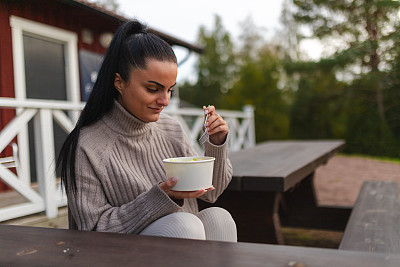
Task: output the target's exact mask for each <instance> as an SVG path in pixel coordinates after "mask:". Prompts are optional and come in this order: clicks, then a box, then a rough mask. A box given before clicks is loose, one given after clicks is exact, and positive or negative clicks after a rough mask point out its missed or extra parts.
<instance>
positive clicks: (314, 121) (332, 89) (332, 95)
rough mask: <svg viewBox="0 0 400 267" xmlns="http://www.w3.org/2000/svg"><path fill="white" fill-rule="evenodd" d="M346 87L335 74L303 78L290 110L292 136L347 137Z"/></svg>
mask: <svg viewBox="0 0 400 267" xmlns="http://www.w3.org/2000/svg"><path fill="white" fill-rule="evenodd" d="M346 104H347V103H346V85H345V84H344V83H342V82H339V81H337V80H336V77H335V75H334V74H332V72H322V71H319V72H317V71H315V72H313V73H312V74H309V75H306V74H304V75H302V76H301V78H300V80H299V89H298V90H297V91H296V93H295V101H294V102H293V104H292V106H291V110H290V118H291V120H290V123H291V124H290V133H291V136H292V137H294V138H298V139H321V138H324V139H325V138H326V139H328V138H344V137H345V124H346Z"/></svg>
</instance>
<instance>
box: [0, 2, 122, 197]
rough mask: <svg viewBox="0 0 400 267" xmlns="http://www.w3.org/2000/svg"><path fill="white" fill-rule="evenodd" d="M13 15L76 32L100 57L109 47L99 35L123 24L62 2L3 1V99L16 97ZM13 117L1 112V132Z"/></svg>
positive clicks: (0, 59)
mask: <svg viewBox="0 0 400 267" xmlns="http://www.w3.org/2000/svg"><path fill="white" fill-rule="evenodd" d="M12 15H14V16H17V17H21V18H25V19H29V20H32V21H35V22H39V23H43V24H46V25H50V26H53V27H57V28H61V29H64V30H68V31H71V32H74V33H76V34H77V35H78V44H77V46H78V50H82V49H84V50H88V51H91V52H95V53H98V54H104V53H105V52H106V48H104V47H102V46H101V45H100V42H99V36H100V34H102V33H104V32H115V30H116V29H117V28H118V27H119V25H120V23H121V22H120V21H119V20H117V19H113V18H111V17H108V16H105V15H102V14H99V13H97V12H95V11H93V10H90V9H88V8H83V7H78V6H74V5H71V4H68V3H63V2H62V1H55V0H35V1H31V0H13V1H0V97H15V94H14V72H13V58H12V35H11V27H10V16H12ZM83 29H88V30H90V31H91V32H92V33H93V43H92V44H87V43H84V42H83V41H82V30H83ZM14 116H15V110H14V109H0V129H2V128H4V127H5V126H6V125H7V124H8V123H9V122H10V121H11V120H12V119H13V118H14ZM10 154H11V149H10V148H6V149H5V150H4V151H3V152H1V153H0V157H5V156H9V155H10ZM6 188H7V187H6V186H5V185H4V184H3V183H2V182H0V191H4V190H5V189H6Z"/></svg>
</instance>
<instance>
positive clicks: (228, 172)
mask: <svg viewBox="0 0 400 267" xmlns="http://www.w3.org/2000/svg"><path fill="white" fill-rule="evenodd" d="M227 140H228V138H227ZM204 154H205V156H209V157H214V158H215V161H214V172H213V186H214V187H215V190H212V191H210V192H208V193H206V194H205V195H203V196H201V197H200V199H202V200H204V201H207V202H211V203H214V202H215V201H216V200H217V198H218V197H219V196H220V195H221V194H222V193H223V192H224V190H225V189H226V187H227V186H228V185H229V183H230V181H231V180H232V165H231V162H230V160H229V158H228V141H225V143H224V144H222V145H220V146H217V145H214V144H212V143H210V142H209V141H207V142H206V143H204Z"/></svg>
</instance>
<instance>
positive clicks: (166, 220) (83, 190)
mask: <svg viewBox="0 0 400 267" xmlns="http://www.w3.org/2000/svg"><path fill="white" fill-rule="evenodd" d="M176 76H177V60H176V56H175V54H174V52H173V50H172V49H171V47H170V46H169V45H168V44H167V43H166V42H165V41H163V40H162V39H161V38H159V37H158V36H156V35H155V34H152V33H148V32H147V31H146V28H145V26H143V25H142V24H141V23H139V22H138V21H130V22H127V23H125V24H124V25H122V26H121V27H120V28H119V29H118V31H117V32H116V34H115V35H114V38H113V40H112V41H111V43H110V46H109V48H108V50H107V53H106V55H105V58H104V61H103V64H102V66H101V68H100V71H99V74H98V78H97V81H96V83H95V85H94V87H93V91H92V93H91V95H90V97H89V99H88V102H87V104H86V105H85V108H84V109H83V111H82V113H81V116H80V118H79V120H78V123H77V125H76V126H75V128H74V130H73V131H72V132H71V133H70V135H69V136H68V138H67V140H66V141H65V143H64V145H63V148H62V151H61V153H60V155H59V158H58V162H57V164H58V166H60V167H61V178H62V182H63V184H64V185H65V188H66V192H67V197H68V208H69V225H70V226H69V227H70V228H71V229H80V230H94V231H107V232H120V233H136V234H143V235H157V236H169V237H180V238H193V239H210V240H221V241H236V239H237V237H236V226H235V223H234V221H233V219H232V217H231V216H230V214H229V213H228V212H227V211H226V210H223V209H220V208H209V209H206V210H203V211H201V212H198V206H197V202H196V198H201V199H203V200H205V201H209V202H214V201H215V200H216V199H217V197H218V196H219V195H220V194H221V193H222V192H223V190H224V189H225V188H226V186H227V185H228V184H229V182H230V180H231V176H232V167H231V164H230V162H229V160H228V158H227V144H226V143H227V141H226V140H227V135H228V131H229V129H228V126H227V124H226V122H225V121H224V120H223V119H222V118H221V116H219V115H218V114H217V113H216V112H215V108H214V107H213V106H209V107H207V108H205V109H204V112H205V113H208V114H209V116H208V126H207V127H208V129H209V134H210V138H209V141H208V142H207V143H206V144H205V145H204V149H205V154H206V155H207V156H212V157H215V158H216V160H215V163H214V174H213V175H214V176H213V185H214V186H213V187H211V188H207V189H201V190H198V191H193V192H176V191H172V190H171V189H170V188H171V187H172V186H173V185H175V184H176V183H177V179H176V178H175V177H168V178H169V179H167V178H166V177H165V171H164V167H163V163H162V159H165V158H170V157H180V156H192V155H195V154H196V153H195V151H194V150H193V148H192V147H191V146H190V144H189V140H188V138H187V136H186V135H185V133H184V132H183V130H182V128H181V126H180V124H179V123H178V122H177V121H176V120H174V119H173V118H172V117H170V116H168V115H165V114H163V113H161V111H162V110H163V108H164V107H165V106H167V105H168V103H169V99H170V97H171V94H172V91H173V90H174V89H173V88H174V86H175V84H176Z"/></svg>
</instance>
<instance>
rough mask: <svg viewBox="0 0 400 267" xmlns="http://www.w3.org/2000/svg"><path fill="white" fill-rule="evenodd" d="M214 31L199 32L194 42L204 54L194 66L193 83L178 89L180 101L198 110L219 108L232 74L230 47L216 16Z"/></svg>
mask: <svg viewBox="0 0 400 267" xmlns="http://www.w3.org/2000/svg"><path fill="white" fill-rule="evenodd" d="M214 27H215V28H214V30H213V31H211V32H208V31H207V30H206V29H205V28H204V27H201V28H200V32H199V36H198V42H199V44H200V45H201V46H202V47H204V48H205V51H204V54H202V55H201V56H200V58H199V62H198V64H197V82H196V83H195V84H191V83H189V82H185V83H184V84H183V85H181V86H180V88H179V90H180V92H179V94H180V97H181V98H182V99H184V100H186V101H188V102H190V103H191V104H193V105H196V106H199V107H201V106H203V105H211V104H212V105H214V106H216V107H219V106H220V97H221V95H222V93H226V92H227V91H228V90H229V89H230V87H231V83H232V81H233V75H234V72H235V64H234V62H235V59H234V56H235V55H234V53H233V43H232V41H231V37H230V35H229V33H228V32H227V31H226V30H225V29H224V27H223V25H222V21H221V18H220V17H218V16H216V17H215V25H214Z"/></svg>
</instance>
